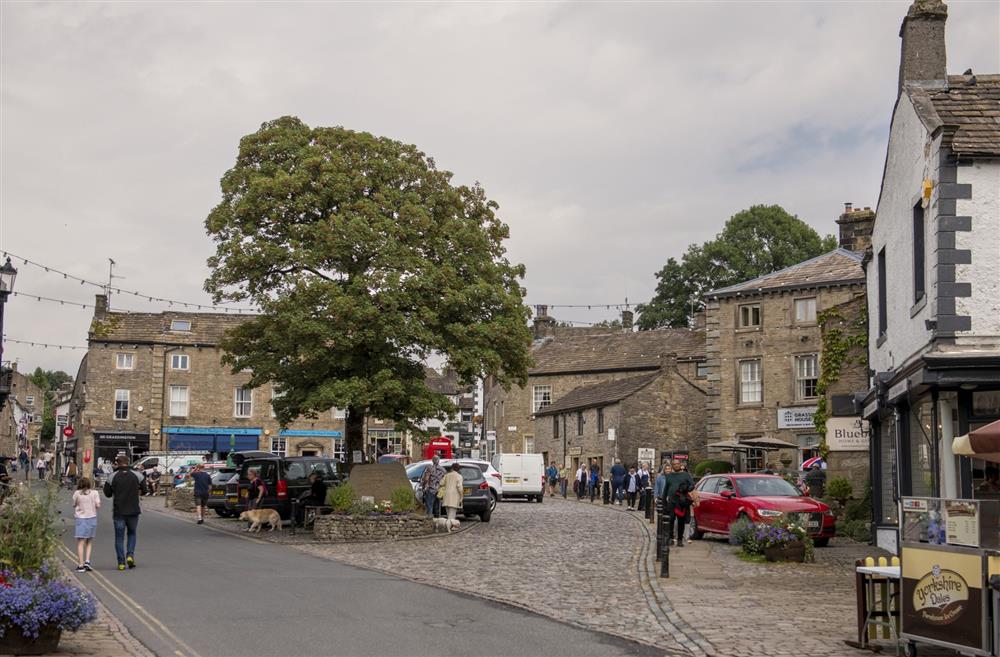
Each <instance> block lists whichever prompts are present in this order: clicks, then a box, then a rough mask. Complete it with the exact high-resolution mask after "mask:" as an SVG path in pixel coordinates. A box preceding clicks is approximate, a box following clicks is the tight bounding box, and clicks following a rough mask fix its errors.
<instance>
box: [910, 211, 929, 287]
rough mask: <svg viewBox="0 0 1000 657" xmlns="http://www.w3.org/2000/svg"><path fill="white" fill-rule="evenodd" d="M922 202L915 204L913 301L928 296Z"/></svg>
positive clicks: (925, 223) (925, 232) (924, 220)
mask: <svg viewBox="0 0 1000 657" xmlns="http://www.w3.org/2000/svg"><path fill="white" fill-rule="evenodd" d="M925 216H926V215H925V213H924V207H923V204H922V203H921V202H919V201H918V202H917V204H916V205H914V206H913V303H915V304H916V303H920V301H922V300H923V298H924V297H925V296H927V243H926V235H927V222H926V219H925Z"/></svg>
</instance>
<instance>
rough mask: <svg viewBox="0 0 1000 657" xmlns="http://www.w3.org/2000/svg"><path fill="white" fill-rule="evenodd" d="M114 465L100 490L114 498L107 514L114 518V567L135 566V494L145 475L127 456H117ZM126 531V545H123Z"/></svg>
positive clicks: (137, 516) (144, 479)
mask: <svg viewBox="0 0 1000 657" xmlns="http://www.w3.org/2000/svg"><path fill="white" fill-rule="evenodd" d="M115 463H116V464H117V466H118V467H116V468H115V470H114V472H112V473H111V475H110V476H109V477H108V479H107V481H105V482H104V494H105V495H107V496H108V497H110V498H113V499H114V504H113V505H112V512H111V516H112V518H113V519H114V521H115V554H116V555H117V557H118V570H125V567H126V566H128V567H129V568H135V541H136V529H137V528H138V527H139V514H140V513H142V510H141V509H140V508H139V496H140V495H142V492H143V491H142V489H143V488H145V486H146V478H145V477H144V476H143V474H142V473H141V472H139V471H138V470H133V469H132V468H131V467H129V464H128V458H127V457H125V456H119V457H118V459H117V460H116V461H115ZM126 533H127V534H128V546H127V547H126V546H125V545H124V543H125V536H126Z"/></svg>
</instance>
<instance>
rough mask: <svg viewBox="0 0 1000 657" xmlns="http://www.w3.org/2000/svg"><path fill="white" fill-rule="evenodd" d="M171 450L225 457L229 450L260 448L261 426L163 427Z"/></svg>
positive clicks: (217, 457) (238, 450)
mask: <svg viewBox="0 0 1000 657" xmlns="http://www.w3.org/2000/svg"><path fill="white" fill-rule="evenodd" d="M162 432H163V434H164V436H165V438H166V441H165V443H166V449H167V451H170V452H203V453H205V454H213V455H214V458H216V459H224V458H226V455H227V454H229V452H243V451H247V450H254V449H261V448H260V436H261V429H260V427H249V428H248V427H163V429H162Z"/></svg>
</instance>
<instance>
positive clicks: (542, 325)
mask: <svg viewBox="0 0 1000 657" xmlns="http://www.w3.org/2000/svg"><path fill="white" fill-rule="evenodd" d="M555 325H556V320H555V318H554V317H549V307H548V306H535V321H534V323H533V324H532V326H531V332H532V334H533V335H534V338H535V339H536V340H540V339H542V338H544V337H545V336H547V335H552V331H553V329H554V328H555Z"/></svg>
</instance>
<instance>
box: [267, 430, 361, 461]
mask: <svg viewBox="0 0 1000 657" xmlns="http://www.w3.org/2000/svg"><path fill="white" fill-rule="evenodd" d="M269 448H270V451H271V452H273V453H274V454H278V455H280V456H326V457H332V458H335V459H337V460H339V461H341V462H345V461H346V459H347V454H346V452H345V451H344V434H343V433H341V432H340V431H320V430H310V429H285V430H284V431H280V432H278V435H277V436H272V437H271V444H270V445H269Z"/></svg>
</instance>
